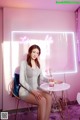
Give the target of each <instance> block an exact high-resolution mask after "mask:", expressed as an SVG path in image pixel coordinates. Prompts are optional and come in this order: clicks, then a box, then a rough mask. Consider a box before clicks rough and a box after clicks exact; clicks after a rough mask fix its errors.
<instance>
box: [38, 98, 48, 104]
mask: <svg viewBox="0 0 80 120" xmlns="http://www.w3.org/2000/svg"><path fill="white" fill-rule="evenodd" d="M39 105H42V106H46V99H45V98H44V97H42V98H41V100H40V101H39Z"/></svg>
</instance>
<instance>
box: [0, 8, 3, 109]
mask: <svg viewBox="0 0 80 120" xmlns="http://www.w3.org/2000/svg"><path fill="white" fill-rule="evenodd" d="M2 97H3V94H2V9H0V109H2Z"/></svg>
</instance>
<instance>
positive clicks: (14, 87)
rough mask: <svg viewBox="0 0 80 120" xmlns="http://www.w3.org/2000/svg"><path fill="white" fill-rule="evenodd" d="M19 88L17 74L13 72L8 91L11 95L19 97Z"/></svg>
mask: <svg viewBox="0 0 80 120" xmlns="http://www.w3.org/2000/svg"><path fill="white" fill-rule="evenodd" d="M19 88H20V83H19V74H16V73H15V74H14V78H13V80H12V81H11V82H10V83H9V86H8V91H9V93H10V94H11V96H12V97H17V98H19Z"/></svg>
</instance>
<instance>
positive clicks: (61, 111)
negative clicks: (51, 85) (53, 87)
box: [52, 92, 64, 120]
mask: <svg viewBox="0 0 80 120" xmlns="http://www.w3.org/2000/svg"><path fill="white" fill-rule="evenodd" d="M52 94H53V95H54V99H55V102H56V103H57V104H58V106H59V112H60V116H61V120H64V117H63V110H62V107H61V104H60V102H59V100H58V98H57V96H56V94H55V93H54V92H53V93H52Z"/></svg>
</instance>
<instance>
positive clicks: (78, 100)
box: [77, 92, 80, 105]
mask: <svg viewBox="0 0 80 120" xmlns="http://www.w3.org/2000/svg"><path fill="white" fill-rule="evenodd" d="M77 102H78V104H79V105H80V92H79V93H77Z"/></svg>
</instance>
